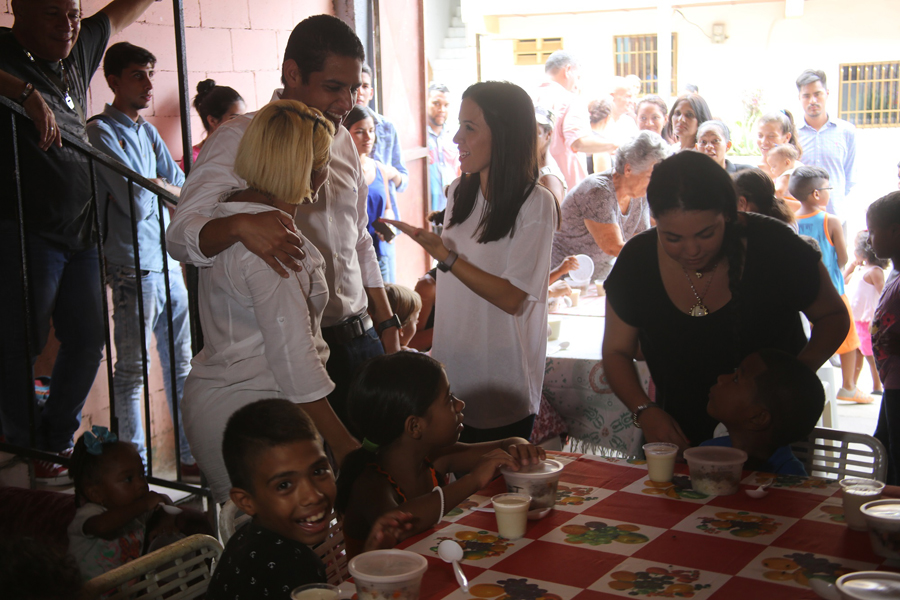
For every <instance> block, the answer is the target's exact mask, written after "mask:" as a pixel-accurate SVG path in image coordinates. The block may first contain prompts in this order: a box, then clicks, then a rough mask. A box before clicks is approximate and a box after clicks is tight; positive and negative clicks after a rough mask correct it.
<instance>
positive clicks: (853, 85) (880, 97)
mask: <svg viewBox="0 0 900 600" xmlns="http://www.w3.org/2000/svg"><path fill="white" fill-rule="evenodd" d="M840 72H841V86H840V92H839V99H838V106H839V109H838V117H840V118H841V119H844V120H846V121H850V122H851V123H853V124H854V125H856V126H857V127H900V61H893V62H877V63H857V64H848V65H841V67H840Z"/></svg>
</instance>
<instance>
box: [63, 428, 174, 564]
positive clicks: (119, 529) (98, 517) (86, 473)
mask: <svg viewBox="0 0 900 600" xmlns="http://www.w3.org/2000/svg"><path fill="white" fill-rule="evenodd" d="M69 474H70V476H71V477H72V479H73V480H74V483H75V497H76V502H77V503H78V509H77V510H76V512H75V518H74V519H73V520H72V522H71V523H70V524H69V529H68V534H69V554H70V555H71V556H72V557H74V559H75V560H76V561H77V562H78V568H79V569H80V571H81V576H82V577H83V578H84V579H85V580H87V579H91V578H93V577H96V576H98V575H102V574H103V573H106V572H107V571H110V570H112V569H114V568H116V567H118V566H121V565H124V564H125V563H127V562H129V561H132V560H134V559H135V558H137V557H139V556H140V555H141V554H142V551H143V548H144V543H145V538H152V536H153V533H152V532H151V533H149V534H146V535H145V528H146V525H147V523H148V521H149V520H150V517H151V516H152V515H153V514H154V511H156V510H157V509H158V508H159V506H160V504H171V503H172V501H171V500H170V499H169V498H168V497H167V496H163V495H162V494H158V493H156V492H153V491H150V487H149V486H148V485H147V479H146V478H145V477H144V463H143V461H141V455H140V454H138V451H137V448H136V447H135V446H134V445H133V444H131V443H128V442H121V441H119V440H118V438H117V437H116V435H115V434H114V433H112V432H110V431H109V430H108V429H107V428H106V427H101V426H99V425H94V426H93V427H92V428H91V431H86V432H85V433H84V434H83V435H82V436H81V437H80V438H78V441H77V442H76V443H75V448H74V449H73V450H72V462H71V464H70V467H69ZM173 519H174V517H172V516H171V515H165V516H164V517H162V518H161V523H160V528H161V529H171V527H172V520H173ZM182 522H183V520H182ZM146 541H149V539H148V540H146Z"/></svg>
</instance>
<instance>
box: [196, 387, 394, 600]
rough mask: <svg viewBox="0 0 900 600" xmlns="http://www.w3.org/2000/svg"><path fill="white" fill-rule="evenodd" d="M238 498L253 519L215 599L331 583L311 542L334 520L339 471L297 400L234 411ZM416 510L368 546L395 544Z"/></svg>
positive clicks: (225, 565)
mask: <svg viewBox="0 0 900 600" xmlns="http://www.w3.org/2000/svg"><path fill="white" fill-rule="evenodd" d="M222 454H223V456H224V459H225V467H226V468H227V469H228V477H229V479H230V480H231V482H232V485H233V487H232V488H231V491H230V495H231V500H232V501H233V502H234V503H235V505H237V507H238V508H239V509H240V510H242V511H243V512H244V513H245V514H248V515H250V516H251V517H252V520H251V521H250V523H248V524H246V525H244V526H243V527H241V528H240V529H238V530H237V531H236V532H235V534H234V535H233V536H232V537H231V538H230V539H229V540H228V543H227V544H226V545H225V551H224V552H223V553H222V557H221V559H220V560H219V566H218V568H217V569H216V571H215V574H214V575H213V577H212V579H211V580H210V584H209V589H208V590H207V594H206V595H207V598H209V599H210V600H223V599H225V598H228V599H229V600H231V599H232V598H239V597H240V598H265V597H268V598H287V597H289V595H290V593H291V590H293V589H295V588H297V587H299V586H301V585H305V584H308V583H325V582H326V575H325V565H323V564H322V561H321V560H320V559H319V557H318V556H317V555H316V554H315V552H313V551H312V549H311V548H310V546H312V545H315V544H319V543H321V542H322V541H324V540H325V538H326V537H327V536H328V529H329V526H330V525H331V522H332V520H333V519H334V514H333V512H332V507H333V506H334V497H335V491H336V489H335V482H334V473H333V472H332V470H331V465H330V463H329V462H328V457H327V456H326V455H325V450H324V449H323V447H322V440H321V438H320V437H319V434H318V432H317V431H316V428H315V426H314V425H313V423H312V420H311V419H310V418H309V417H308V416H307V415H306V413H305V412H304V411H303V409H302V408H301V407H300V405H298V404H295V403H293V402H291V401H289V400H278V399H271V400H258V401H256V402H253V403H251V404H248V405H246V406H244V407H243V408H240V409H238V410H237V411H236V412H234V413H233V414H232V415H231V417H230V418H229V419H228V424H227V425H226V427H225V435H224V437H223V440H222ZM408 520H409V515H407V514H404V513H400V512H397V511H395V512H393V513H390V514H387V515H384V517H382V519H380V520H379V522H378V523H376V525H375V527H373V530H372V535H371V536H370V537H369V540H368V541H367V543H366V549H373V548H376V547H392V546H393V545H394V544H396V543H397V542H398V541H399V540H400V538H401V537H404V536H405V535H406V531H407V529H408V528H409V527H411V526H410V525H409V524H408Z"/></svg>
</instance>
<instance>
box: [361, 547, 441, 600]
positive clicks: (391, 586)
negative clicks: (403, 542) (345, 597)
mask: <svg viewBox="0 0 900 600" xmlns="http://www.w3.org/2000/svg"><path fill="white" fill-rule="evenodd" d="M347 566H348V568H349V569H350V575H352V576H353V581H354V582H355V583H356V592H357V594H358V596H359V600H418V598H419V587H420V586H421V585H422V575H424V574H425V571H426V570H427V569H428V561H427V560H426V559H425V557H424V556H422V555H421V554H416V553H415V552H409V551H407V550H373V551H371V552H364V553H363V554H360V555H358V556H355V557H353V559H351V560H350V564H349V565H347Z"/></svg>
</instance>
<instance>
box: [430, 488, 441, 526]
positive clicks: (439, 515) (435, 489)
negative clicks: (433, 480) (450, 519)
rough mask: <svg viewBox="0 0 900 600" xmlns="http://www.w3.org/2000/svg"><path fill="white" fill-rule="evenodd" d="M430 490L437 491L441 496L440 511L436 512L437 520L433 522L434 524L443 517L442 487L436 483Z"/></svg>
mask: <svg viewBox="0 0 900 600" xmlns="http://www.w3.org/2000/svg"><path fill="white" fill-rule="evenodd" d="M431 491H432V492H437V493H438V496H440V497H441V512H440V513H439V514H438V518H437V521H435V522H434V524H435V525H437V524H438V523H440V522H441V519H443V518H444V489H443V488H442V487H441V486H439V485H436V486H434V489H433V490H431Z"/></svg>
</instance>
